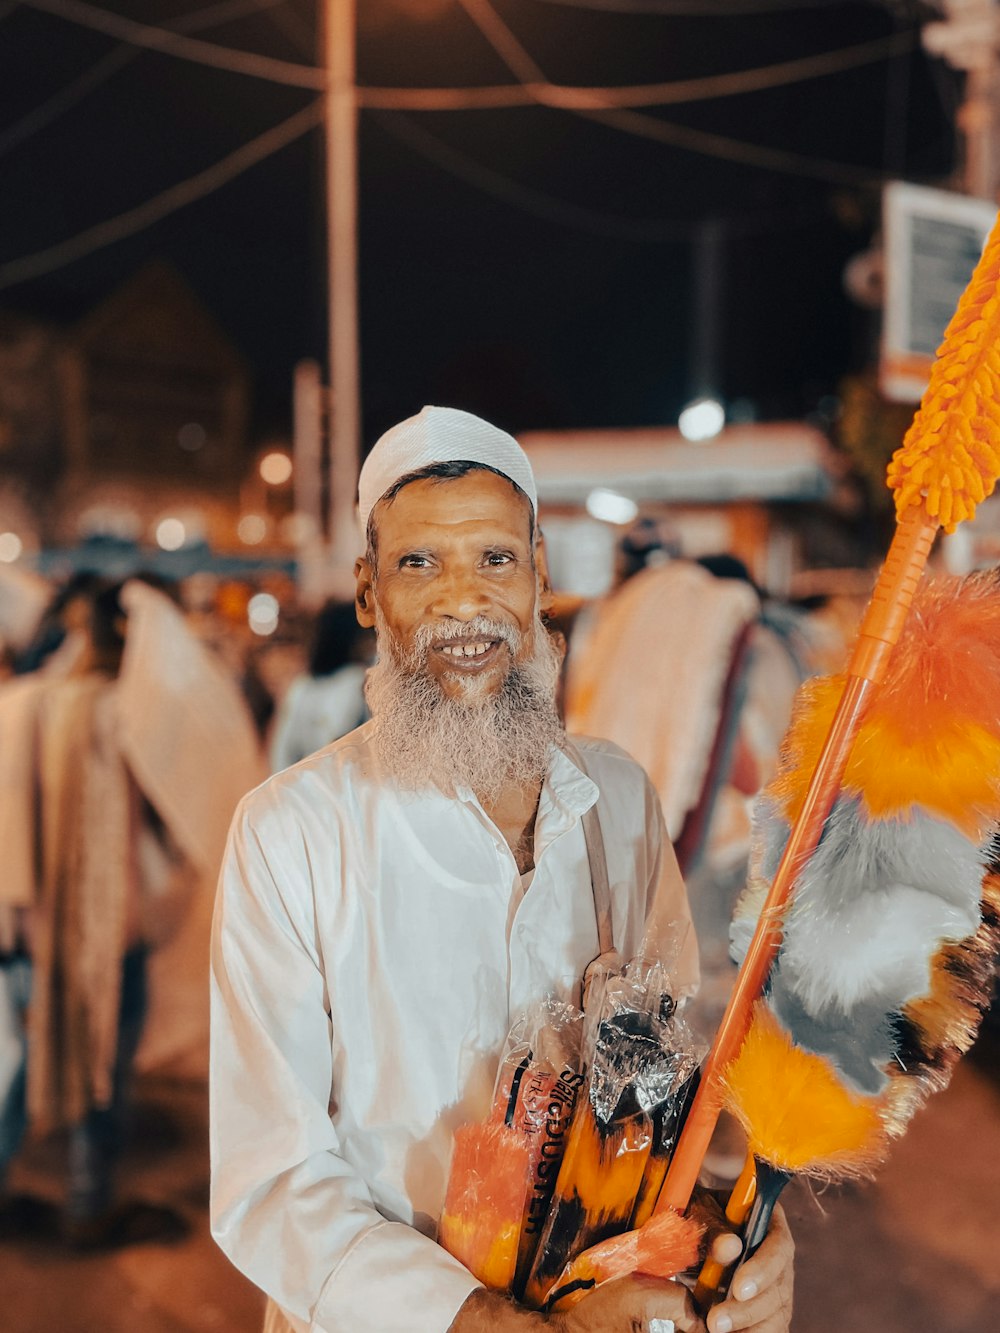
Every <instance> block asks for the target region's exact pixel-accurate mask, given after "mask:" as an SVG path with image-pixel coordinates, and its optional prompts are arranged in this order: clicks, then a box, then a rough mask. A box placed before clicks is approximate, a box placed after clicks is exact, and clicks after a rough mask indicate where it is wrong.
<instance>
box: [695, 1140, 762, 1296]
mask: <svg viewBox="0 0 1000 1333" xmlns="http://www.w3.org/2000/svg"><path fill="white" fill-rule="evenodd" d="M756 1194H757V1170H756V1165H755V1163H754V1159H753V1153H747V1159H746V1161H745V1162H744V1163H743V1170H742V1171H741V1172H740V1175H739V1179H738V1180H737V1181H736V1184H735V1185H734V1186H733V1190H732V1193H731V1194H730V1196H729V1202H728V1203H727V1204H726V1221H727V1222H728V1223H729V1224H730V1225H731V1226H732V1227H734V1228H735V1229H736V1230H737V1231H739V1229H740V1227H742V1225H743V1223H744V1222H745V1221H746V1220H747V1218H748V1217H749V1216H750V1209H751V1208H752V1207H753V1201H754V1198H755V1196H756ZM737 1262H738V1260H737V1259H734V1260H733V1262H732V1263H731V1264H729V1265H728V1268H727V1266H726V1265H725V1264H720V1263H719V1261H718V1259H713V1258H712V1256H711V1255H709V1256H708V1258H707V1259H706V1260H705V1262H704V1263H703V1264H702V1266H701V1272H700V1273H699V1274H698V1281H697V1282H696V1284H695V1288H694V1292H693V1293H692V1294H693V1296H694V1303H695V1305H697V1307H698V1309H699V1310H707V1309H709V1307H710V1306H712V1305H714V1304H715V1302H716V1301H717V1300H718V1299H719V1297H720V1296H721V1295H722V1291H723V1287H724V1285H726V1277H727V1273H729V1272H731V1271H732V1269H734V1268H735V1267H736V1264H737Z"/></svg>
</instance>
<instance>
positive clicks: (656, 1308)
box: [448, 1277, 705, 1333]
mask: <svg viewBox="0 0 1000 1333" xmlns="http://www.w3.org/2000/svg"><path fill="white" fill-rule="evenodd" d="M653 1319H664V1320H667V1319H672V1320H673V1322H674V1329H675V1330H676V1333H705V1325H704V1322H703V1321H702V1318H701V1316H700V1315H699V1314H698V1312H697V1311H696V1309H695V1307H694V1303H693V1302H692V1300H691V1296H690V1293H689V1292H688V1291H687V1289H686V1288H685V1287H682V1286H681V1285H680V1284H679V1283H677V1282H664V1281H663V1280H662V1279H660V1278H655V1277H622V1278H618V1279H617V1280H616V1281H615V1282H605V1283H603V1284H602V1285H601V1286H599V1287H597V1288H596V1289H595V1290H594V1291H592V1292H590V1293H589V1294H588V1295H586V1296H584V1297H583V1299H582V1300H581V1301H578V1302H577V1304H576V1305H574V1306H573V1308H572V1309H571V1310H567V1311H565V1312H564V1313H563V1314H549V1315H542V1314H535V1313H534V1311H532V1310H524V1309H522V1308H521V1307H520V1306H517V1305H514V1304H513V1303H512V1302H511V1301H509V1300H506V1299H505V1298H504V1297H503V1296H496V1295H494V1294H493V1293H492V1292H488V1291H474V1292H473V1293H472V1295H471V1296H470V1297H469V1298H468V1300H467V1301H466V1302H465V1304H464V1305H463V1306H462V1308H461V1310H459V1312H458V1314H457V1315H456V1316H455V1318H454V1320H453V1321H452V1324H451V1328H450V1329H449V1330H448V1333H649V1326H650V1321H651V1320H653Z"/></svg>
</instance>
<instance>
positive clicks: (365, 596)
mask: <svg viewBox="0 0 1000 1333" xmlns="http://www.w3.org/2000/svg"><path fill="white" fill-rule="evenodd" d="M354 578H355V587H354V611H355V614H356V615H357V617H358V624H359V625H360V626H361V627H362V628H363V629H371V628H372V626H373V625H374V624H375V588H374V584H375V575H374V572H373V570H372V567H371V565H370V564H369V563H368V561H367V560H366V559H365V558H364V556H359V557H358V560H357V562H356V564H355V566H354Z"/></svg>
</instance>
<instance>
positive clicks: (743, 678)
mask: <svg viewBox="0 0 1000 1333" xmlns="http://www.w3.org/2000/svg"><path fill="white" fill-rule="evenodd" d="M619 557H620V558H619V565H618V569H617V576H616V582H615V586H614V588H613V589H612V591H611V592H610V593H609V594H608V595H607V596H605V597H604V598H602V599H600V600H598V601H595V602H588V603H581V602H579V601H568V600H564V601H562V602H560V604H559V606H558V608H557V614H556V617H555V619H554V622H553V626H552V629H553V633H555V634H557V635H559V636H561V637H562V639H563V640H565V643H566V646H567V656H566V664H565V668H564V680H563V687H562V702H563V708H564V712H565V715H566V720H567V724H568V726H569V729H570V730H571V731H575V732H579V733H583V734H589V735H601V736H605V737H608V738H610V739H611V740H614V741H616V742H618V743H619V744H621V745H622V746H623V748H625V749H626V750H628V751H629V752H630V753H632V754H633V755H634V757H635V758H637V759H638V760H639V761H640V763H642V764H643V766H644V767H645V768H646V770H647V771H648V772H649V774H650V776H651V778H652V779H653V782H654V785H655V786H656V788H657V790H658V792H659V795H660V799H661V802H662V804H663V808H664V812H665V815H666V818H667V824H668V829H669V831H670V834H671V837H672V838H673V840H674V842H675V846H676V848H677V851H678V856H679V859H680V861H681V865H682V869H683V870H684V873H685V876H686V878H687V881H688V885H689V891H690V897H691V902H692V908H693V911H694V915H695V923H696V927H697V930H698V934H699V943H700V947H701V955H702V962H703V973H704V978H705V982H704V985H703V990H702V994H703V1001H702V1004H703V1008H704V1017H705V1021H706V1023H711V1022H712V1021H713V1019H714V1018H716V1017H717V1012H718V1011H719V1010H720V1008H721V1006H722V1005H723V1004H724V1001H725V995H726V993H727V988H728V985H729V984H730V982H731V964H730V963H729V960H728V953H727V929H728V920H729V914H730V909H731V905H732V902H733V900H734V898H735V895H736V893H737V892H738V891H739V888H740V887H741V885H742V881H743V877H744V875H745V870H746V865H747V860H748V857H749V856H750V854H751V842H752V830H751V823H750V817H749V806H750V800H751V798H752V797H753V795H754V794H755V793H756V792H757V791H758V790H759V789H760V788H761V787H762V786H763V785H764V784H765V783H766V782H767V781H768V779H769V778H770V776H771V775H772V773H773V771H774V767H775V764H776V760H777V754H778V748H779V745H780V742H781V737H782V735H783V734H784V730H785V727H786V725H787V722H788V717H789V714H790V710H791V707H792V699H793V696H794V693H795V691H796V689H797V688H798V686H799V684H800V683H801V682H802V681H803V680H804V679H805V678H806V677H807V676H809V675H811V674H813V673H814V672H817V671H825V670H829V669H836V668H837V667H838V666H839V664H840V662H841V661H842V660H843V653H844V647H845V637H846V634H847V633H848V632H849V631H850V629H851V628H852V627H853V617H854V616H855V615H856V612H857V610H858V609H859V608H858V606H857V604H855V605H854V606H853V607H849V608H848V609H847V611H846V612H845V610H844V607H843V606H842V605H836V604H835V603H834V602H833V601H831V599H829V598H815V599H813V600H812V601H811V602H809V603H803V604H799V605H792V604H791V603H789V602H787V601H779V600H777V599H775V598H773V597H770V596H768V595H767V593H766V592H765V591H763V590H762V589H760V588H758V587H757V586H756V585H755V584H754V582H753V580H752V579H751V577H750V575H749V573H748V572H747V570H746V568H745V567H744V566H743V565H742V564H741V562H740V561H738V560H736V559H735V558H734V557H732V556H730V555H719V556H716V557H706V558H703V559H700V560H691V559H687V558H684V557H682V556H681V554H680V553H679V552H678V551H677V550H676V549H674V548H673V547H672V545H671V542H670V540H669V536H668V535H667V534H665V533H663V532H662V531H661V530H659V529H658V528H657V525H655V524H649V523H646V524H643V523H640V524H637V525H636V526H635V527H634V528H633V529H631V530H630V531H629V532H627V533H626V534H625V539H624V540H623V541H622V543H621V547H620V552H619ZM373 656H374V635H373V633H372V632H371V631H364V630H361V629H360V628H359V626H358V625H357V622H356V620H355V616H354V608H353V605H352V604H351V603H344V602H336V601H332V602H329V603H327V604H326V605H325V606H322V607H321V608H319V609H307V608H305V607H303V606H302V605H300V603H299V601H298V598H297V595H296V589H295V585H294V583H293V582H292V581H291V580H290V579H289V578H287V577H286V576H284V575H281V574H274V575H269V576H265V577H264V578H262V579H261V580H259V581H258V582H256V583H255V584H253V585H251V584H249V583H246V582H241V581H235V580H224V579H219V578H217V577H214V576H211V575H208V574H198V575H195V576H192V577H191V578H189V579H187V580H185V581H184V582H181V583H178V584H171V583H168V582H165V581H164V580H163V579H162V578H159V577H155V576H151V575H145V574H143V573H141V572H140V573H137V574H135V575H133V576H132V577H130V578H128V579H127V580H123V581H114V580H110V579H108V578H105V577H103V576H98V575H96V574H90V573H77V574H74V575H72V576H69V577H67V578H65V579H64V580H61V581H55V580H42V579H41V578H38V577H36V576H34V575H30V574H26V573H22V572H18V571H12V570H6V569H5V570H4V571H3V572H2V574H0V845H2V846H3V847H4V849H5V865H4V869H3V872H2V875H0V1234H2V1231H3V1229H4V1225H5V1223H4V1221H3V1219H4V1218H6V1225H8V1226H14V1227H17V1226H19V1225H21V1224H22V1223H23V1222H24V1221H25V1215H26V1214H25V1210H29V1211H30V1207H31V1201H30V1200H25V1199H23V1198H17V1197H13V1196H11V1194H10V1193H9V1192H7V1191H5V1190H4V1182H5V1179H6V1175H7V1168H8V1167H9V1166H10V1164H11V1162H12V1161H13V1160H14V1159H15V1157H16V1155H17V1153H18V1151H19V1148H20V1147H21V1145H22V1143H23V1142H24V1139H25V1136H26V1135H27V1134H29V1133H34V1134H36V1135H47V1134H52V1133H54V1132H56V1131H58V1132H59V1133H60V1135H61V1136H62V1138H63V1139H64V1140H65V1143H66V1154H65V1157H66V1166H65V1173H66V1175H65V1204H64V1208H63V1210H62V1214H61V1218H60V1226H61V1230H62V1233H63V1235H64V1236H65V1238H66V1239H67V1240H68V1241H69V1242H71V1243H72V1244H74V1245H77V1246H90V1245H105V1244H120V1243H128V1241H129V1240H130V1239H131V1238H139V1237H148V1236H150V1235H157V1234H160V1235H164V1234H165V1235H169V1234H170V1228H171V1226H173V1225H175V1224H176V1221H177V1219H172V1218H170V1217H168V1216H165V1215H160V1216H156V1215H154V1213H155V1210H151V1209H150V1208H145V1209H143V1208H142V1207H141V1205H139V1204H137V1203H136V1202H135V1201H130V1202H129V1201H127V1190H123V1189H122V1188H121V1185H120V1183H119V1182H117V1181H116V1178H115V1177H116V1164H117V1162H118V1159H119V1157H120V1155H121V1148H122V1144H123V1141H124V1138H125V1135H126V1133H127V1126H128V1112H129V1104H130V1089H131V1087H132V1083H133V1080H134V1076H135V1074H136V1072H137V1071H142V1070H143V1069H158V1070H163V1069H167V1070H169V1071H174V1072H176V1073H178V1074H180V1075H183V1076H185V1077H195V1078H202V1077H204V1074H205V1071H206V1068H207V1046H208V1023H207V1002H206V994H207V987H206V985H205V976H204V972H205V957H206V951H207V938H208V932H209V926H210V919H211V911H212V899H213V894H214V884H215V875H216V871H217V866H218V864H219V860H220V858H221V854H222V849H223V846H224V842H225V838H226V832H227V829H228V824H229V820H230V818H231V815H232V812H233V809H234V807H235V805H236V803H237V801H238V800H239V798H240V796H241V795H242V794H243V793H244V792H246V791H247V790H249V789H250V788H251V787H253V786H255V785H256V784H257V783H258V782H259V781H261V780H262V779H263V778H264V777H265V776H266V774H267V773H268V772H269V771H270V772H275V771H277V770H279V769H281V768H284V767H286V766H288V765H290V764H293V763H295V762H297V761H298V760H299V759H301V758H303V757H304V756H305V755H307V754H309V753H311V752H312V751H313V750H315V749H317V748H319V747H321V746H322V745H325V744H327V743H328V742H330V741H332V740H334V739H336V738H337V737H338V736H340V735H343V734H345V733H346V732H348V731H351V730H352V729H353V728H354V727H356V726H358V725H359V724H361V723H362V722H364V721H365V719H366V717H367V711H366V705H365V698H364V689H363V686H364V677H365V672H366V669H367V667H368V665H370V663H371V662H372V660H373ZM160 1213H161V1214H163V1213H164V1210H160Z"/></svg>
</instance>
